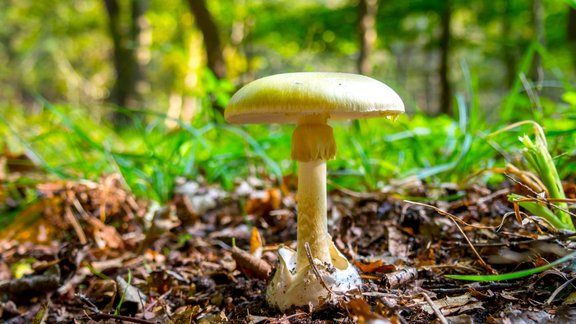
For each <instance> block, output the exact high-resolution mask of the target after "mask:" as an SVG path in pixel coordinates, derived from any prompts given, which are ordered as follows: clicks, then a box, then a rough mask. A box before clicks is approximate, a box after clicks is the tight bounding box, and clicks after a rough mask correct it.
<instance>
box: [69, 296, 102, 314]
mask: <svg viewBox="0 0 576 324" xmlns="http://www.w3.org/2000/svg"><path fill="white" fill-rule="evenodd" d="M74 296H76V297H78V298H79V299H80V301H81V302H83V303H84V304H86V305H85V307H88V309H90V310H91V311H93V312H95V313H101V311H100V309H98V306H96V305H94V303H93V302H92V301H91V300H90V299H89V298H88V297H86V296H84V295H82V294H78V293H76V294H74Z"/></svg>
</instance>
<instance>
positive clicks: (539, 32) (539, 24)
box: [532, 0, 545, 83]
mask: <svg viewBox="0 0 576 324" xmlns="http://www.w3.org/2000/svg"><path fill="white" fill-rule="evenodd" d="M532 23H533V24H534V36H535V38H536V41H537V42H538V44H540V45H541V46H545V39H544V9H543V8H542V1H541V0H532ZM532 79H534V80H535V81H536V82H537V83H540V82H541V81H542V80H543V79H544V69H543V67H542V58H541V57H540V54H539V53H538V52H536V53H535V54H534V61H533V65H532Z"/></svg>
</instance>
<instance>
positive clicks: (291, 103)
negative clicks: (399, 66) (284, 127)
mask: <svg viewBox="0 0 576 324" xmlns="http://www.w3.org/2000/svg"><path fill="white" fill-rule="evenodd" d="M403 112H404V104H403V103H402V99H400V96H398V94H397V93H396V92H395V91H394V90H392V89H391V88H390V87H388V86H387V85H385V84H384V83H382V82H380V81H377V80H374V79H372V78H369V77H366V76H363V75H358V74H349V73H333V72H298V73H285V74H277V75H272V76H269V77H265V78H261V79H258V80H255V81H252V82H250V83H249V84H247V85H246V86H244V87H243V88H242V89H240V90H238V92H236V94H234V96H233V97H232V98H231V99H230V102H229V103H228V107H227V108H226V110H225V112H224V117H225V118H226V120H227V121H228V122H230V123H234V124H258V123H260V124H271V123H280V124H281V123H296V122H298V120H299V119H301V118H302V117H305V116H307V115H328V118H329V119H332V120H346V119H359V118H371V117H380V116H395V115H398V114H401V113H403Z"/></svg>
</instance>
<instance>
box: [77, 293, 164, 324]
mask: <svg viewBox="0 0 576 324" xmlns="http://www.w3.org/2000/svg"><path fill="white" fill-rule="evenodd" d="M74 296H76V297H78V298H79V299H80V301H82V302H83V303H84V307H86V308H87V309H88V310H89V311H91V312H92V313H91V314H88V313H86V312H85V313H84V314H86V317H88V318H90V319H96V320H98V319H114V320H118V321H126V322H131V323H138V324H155V322H151V321H147V320H143V319H139V318H134V317H130V316H124V315H115V314H107V313H103V312H102V311H100V309H98V306H96V305H94V303H93V302H92V301H91V300H90V299H89V298H88V297H86V296H84V295H82V294H74Z"/></svg>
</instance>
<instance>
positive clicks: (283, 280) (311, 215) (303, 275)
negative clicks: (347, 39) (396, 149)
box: [225, 73, 404, 310]
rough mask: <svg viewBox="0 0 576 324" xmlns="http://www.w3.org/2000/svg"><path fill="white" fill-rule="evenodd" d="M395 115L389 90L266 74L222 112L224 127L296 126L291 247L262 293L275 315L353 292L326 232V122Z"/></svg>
mask: <svg viewBox="0 0 576 324" xmlns="http://www.w3.org/2000/svg"><path fill="white" fill-rule="evenodd" d="M402 112H404V104H403V103H402V100H401V99H400V97H399V96H398V94H396V92H394V91H393V90H392V89H390V88H389V87H388V86H386V85H385V84H383V83H381V82H379V81H376V80H374V79H371V78H368V77H365V76H361V75H354V74H345V73H287V74H279V75H274V76H269V77H265V78H262V79H259V80H256V81H253V82H251V83H250V84H248V85H246V86H245V87H243V88H242V89H240V90H239V91H238V92H237V93H236V94H235V95H234V96H233V97H232V99H231V100H230V103H229V105H228V107H227V109H226V111H225V118H226V120H227V121H229V122H231V123H236V124H245V123H295V124H297V127H296V129H295V130H294V133H293V135H292V159H293V160H296V161H297V162H298V169H299V170H298V194H297V201H298V229H297V247H296V251H294V250H292V249H290V248H286V247H282V248H280V249H279V250H278V254H279V256H280V262H279V265H278V269H277V270H276V273H275V275H274V278H273V279H272V282H271V283H270V284H269V286H268V290H267V294H266V298H267V300H268V302H269V303H270V304H271V305H273V306H275V307H278V308H279V309H280V310H286V309H288V308H290V307H291V306H292V305H296V306H307V305H312V306H320V305H322V304H323V303H324V302H325V301H327V300H329V299H331V298H338V296H342V295H343V294H344V293H346V292H348V291H351V290H354V289H357V288H358V287H359V285H360V284H361V280H360V276H359V275H358V272H357V270H356V269H355V268H354V266H352V265H351V264H350V263H349V262H348V260H347V259H346V257H345V256H344V255H343V254H342V253H341V252H340V251H338V249H337V248H336V246H335V245H334V243H333V242H332V238H331V237H330V235H329V234H328V228H327V214H326V207H327V206H326V205H327V203H326V161H327V160H330V159H333V158H334V157H335V155H336V143H335V140H334V135H333V131H332V128H331V127H330V126H328V124H327V122H328V120H346V119H358V118H369V117H379V116H385V117H392V116H396V115H398V114H400V113H402ZM310 260H313V263H314V264H310Z"/></svg>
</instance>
